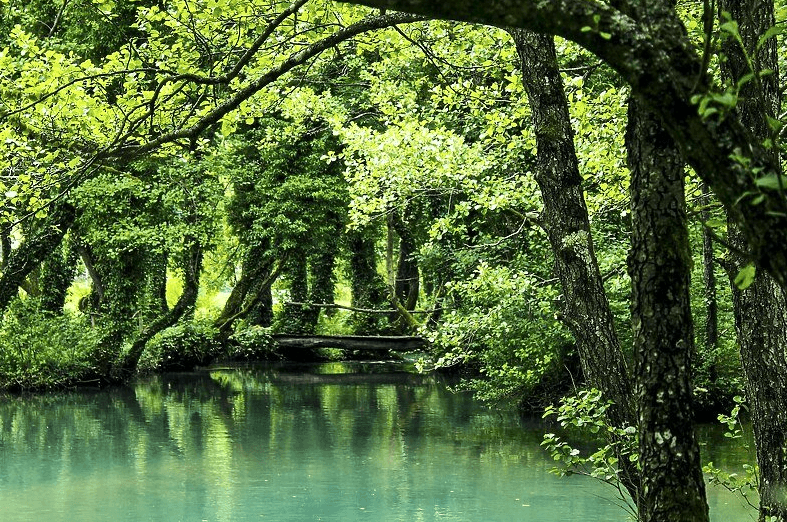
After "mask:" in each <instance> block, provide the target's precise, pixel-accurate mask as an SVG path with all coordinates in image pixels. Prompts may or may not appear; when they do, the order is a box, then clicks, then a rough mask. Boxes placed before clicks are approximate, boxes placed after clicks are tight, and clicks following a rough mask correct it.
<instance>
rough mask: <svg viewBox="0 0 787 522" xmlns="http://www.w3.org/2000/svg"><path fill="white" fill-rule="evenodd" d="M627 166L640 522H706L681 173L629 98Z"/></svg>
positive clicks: (667, 145) (659, 134) (674, 154)
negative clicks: (694, 392)
mask: <svg viewBox="0 0 787 522" xmlns="http://www.w3.org/2000/svg"><path fill="white" fill-rule="evenodd" d="M626 147H627V151H628V163H629V168H630V169H631V207H632V227H633V231H632V249H631V253H630V255H629V259H628V264H629V273H630V275H631V283H632V309H631V316H632V323H633V327H634V350H635V369H634V373H635V383H636V385H635V386H636V399H637V406H638V418H639V443H640V465H641V469H642V503H641V505H640V517H641V520H643V521H644V522H707V521H708V504H707V501H706V498H705V482H704V479H703V476H702V469H701V461H700V452H699V446H698V444H697V441H696V439H695V435H694V423H693V411H692V409H693V408H692V385H691V358H692V352H693V347H694V332H693V326H692V318H691V308H690V298H689V289H690V273H691V252H690V249H689V239H688V228H687V218H686V208H685V206H686V203H685V195H684V183H683V176H684V167H683V161H682V159H681V157H680V154H679V153H678V150H677V147H676V146H675V144H674V142H673V140H672V138H671V137H670V136H669V135H668V134H667V133H666V132H665V131H664V129H663V128H662V127H661V125H660V123H659V122H658V121H657V120H656V119H655V116H654V115H653V114H651V113H649V112H647V111H646V110H645V109H644V108H643V107H642V106H641V105H640V104H639V103H638V102H637V101H636V100H634V99H632V100H631V101H630V104H629V126H628V129H627V133H626Z"/></svg>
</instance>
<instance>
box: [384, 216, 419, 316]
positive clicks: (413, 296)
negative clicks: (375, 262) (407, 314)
mask: <svg viewBox="0 0 787 522" xmlns="http://www.w3.org/2000/svg"><path fill="white" fill-rule="evenodd" d="M391 223H392V224H393V227H394V230H396V234H397V235H398V236H399V259H398V261H397V263H396V281H395V286H394V288H395V293H396V298H397V299H398V300H399V302H400V303H401V304H402V306H404V308H405V310H415V306H416V305H417V304H418V293H419V291H420V280H421V278H420V273H419V271H418V259H417V258H416V257H415V254H416V252H417V250H418V247H417V245H416V244H415V238H414V237H413V234H412V232H411V231H410V230H409V229H408V228H407V224H406V223H405V221H404V219H402V218H400V217H399V216H394V218H393V220H392V221H391Z"/></svg>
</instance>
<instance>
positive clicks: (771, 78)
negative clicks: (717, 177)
mask: <svg viewBox="0 0 787 522" xmlns="http://www.w3.org/2000/svg"><path fill="white" fill-rule="evenodd" d="M720 9H721V10H722V11H727V12H729V13H730V14H731V16H732V18H733V19H734V20H736V21H737V22H738V30H739V33H740V36H741V39H742V41H743V46H744V48H743V49H742V48H741V47H740V45H739V44H738V43H737V42H736V41H734V40H732V39H728V40H727V41H726V42H725V44H724V47H723V51H724V54H725V56H726V60H724V61H723V62H722V67H723V71H724V73H725V75H727V76H728V78H730V79H731V80H732V81H733V82H737V81H738V80H739V79H740V78H741V77H743V76H744V75H746V74H748V73H750V72H752V71H751V70H750V65H749V63H750V62H749V59H747V55H748V58H750V60H751V63H752V64H753V65H754V68H755V71H754V72H756V73H759V72H760V71H763V70H766V69H770V70H772V71H773V74H770V75H766V76H761V77H758V78H757V79H753V80H752V81H749V82H748V83H746V84H745V85H743V87H742V88H741V92H740V101H739V103H738V107H737V111H738V113H739V115H740V118H741V121H742V122H743V123H744V125H746V126H748V127H749V128H750V129H751V130H752V133H753V134H754V136H755V138H757V139H759V140H765V139H767V138H769V137H772V135H773V131H772V129H771V128H770V126H769V125H768V121H767V119H766V117H768V116H769V117H772V118H773V117H775V116H776V114H777V112H778V110H779V107H780V104H781V99H780V93H779V84H778V78H779V74H778V72H779V70H778V65H779V64H778V57H777V50H776V39H775V38H772V39H771V40H769V41H767V42H766V43H765V44H764V45H762V46H761V47H760V48H759V49H757V48H756V46H757V42H758V40H759V38H760V37H761V36H762V35H763V34H764V33H765V32H766V31H767V30H768V29H769V28H770V27H772V26H773V25H774V22H775V17H774V6H773V2H772V1H763V0H722V1H721V3H720ZM744 51H745V52H744ZM774 156H776V155H775V153H774ZM728 230H729V233H728V241H729V243H730V245H731V246H732V247H733V251H732V252H731V253H730V256H729V258H730V259H729V261H730V265H731V266H730V274H729V275H730V280H731V281H730V282H731V284H732V298H733V299H732V300H733V311H734V315H735V329H736V332H737V334H738V344H739V346H740V353H741V365H742V367H743V372H744V375H745V378H746V379H745V382H746V395H747V397H748V399H749V404H750V412H751V420H752V428H753V431H754V442H755V445H756V447H757V463H758V465H759V468H760V483H759V493H760V520H765V519H766V517H774V519H775V520H777V521H778V522H784V521H785V520H787V356H785V347H786V346H787V302H785V294H784V291H783V290H782V288H780V287H779V286H778V285H777V284H776V282H775V281H774V280H773V278H771V277H770V276H769V275H768V274H767V273H765V272H764V271H763V270H762V268H763V267H762V265H760V264H758V265H756V270H757V274H756V278H755V280H754V282H753V283H752V284H751V286H749V287H748V288H747V289H745V290H738V288H737V286H736V285H735V282H734V280H735V277H736V275H737V274H738V272H739V271H740V269H741V268H743V267H744V266H746V265H747V264H748V260H747V259H745V258H744V257H743V256H741V255H739V254H738V253H736V252H735V251H734V249H745V238H744V237H743V234H742V232H741V230H740V229H739V227H737V226H736V225H735V224H734V223H730V224H729V227H728Z"/></svg>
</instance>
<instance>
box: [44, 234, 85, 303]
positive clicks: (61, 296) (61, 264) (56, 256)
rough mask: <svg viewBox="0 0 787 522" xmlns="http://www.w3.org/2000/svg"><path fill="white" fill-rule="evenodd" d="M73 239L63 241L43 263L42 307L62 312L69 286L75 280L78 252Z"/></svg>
mask: <svg viewBox="0 0 787 522" xmlns="http://www.w3.org/2000/svg"><path fill="white" fill-rule="evenodd" d="M71 243H72V242H71V241H61V243H60V247H59V248H56V249H55V251H54V252H52V254H51V255H50V256H49V257H48V258H47V259H46V261H44V263H43V264H42V265H41V309H42V310H47V311H49V312H52V313H54V314H62V313H63V307H64V306H65V304H66V296H67V295H68V288H69V287H70V286H71V283H72V282H73V281H74V276H75V275H76V267H77V260H78V254H77V252H76V249H75V248H74V246H73V245H72V244H71Z"/></svg>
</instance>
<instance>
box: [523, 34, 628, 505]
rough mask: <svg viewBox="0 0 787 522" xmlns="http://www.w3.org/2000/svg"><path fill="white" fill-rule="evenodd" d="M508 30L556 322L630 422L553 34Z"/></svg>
mask: <svg viewBox="0 0 787 522" xmlns="http://www.w3.org/2000/svg"><path fill="white" fill-rule="evenodd" d="M509 32H510V34H511V35H512V37H513V38H514V42H515V44H516V49H517V52H518V53H519V57H520V59H521V60H522V81H523V84H524V86H525V90H526V91H527V97H528V101H529V103H530V112H531V114H532V119H533V127H534V130H535V134H536V144H537V146H538V152H537V162H536V163H537V169H536V175H535V179H536V182H537V183H538V186H539V188H540V189H541V198H542V200H543V202H544V211H543V214H542V216H541V219H540V221H541V222H542V223H543V226H544V229H545V230H546V232H547V236H548V237H549V242H550V244H551V245H552V252H553V253H554V256H555V273H556V275H557V277H558V279H559V280H560V284H561V287H562V288H563V295H564V309H563V317H564V321H565V322H566V324H567V325H568V327H569V329H570V330H571V333H572V334H573V336H574V339H575V340H576V343H577V351H578V352H579V357H580V362H581V364H582V370H583V372H584V374H585V379H586V380H587V382H588V384H589V385H590V386H592V387H594V388H597V389H598V390H600V391H601V392H602V393H603V395H604V398H606V399H609V400H611V401H612V402H613V403H614V405H613V406H612V407H611V408H610V409H609V410H608V412H607V413H608V417H609V421H610V422H611V424H612V425H614V426H616V427H625V426H634V425H635V423H636V421H635V418H634V411H633V409H632V408H631V382H630V376H629V372H628V369H627V367H626V361H625V358H624V356H623V352H622V351H621V349H620V341H619V340H618V336H617V333H616V332H615V326H614V322H613V317H612V312H611V310H610V307H609V302H608V301H607V295H606V293H605V292H604V284H603V280H602V277H601V273H600V272H599V268H598V263H597V261H596V254H595V250H594V247H593V239H592V237H591V233H590V220H589V218H588V210H587V205H586V204H585V196H584V192H583V190H582V176H581V175H580V173H579V164H578V161H577V157H576V151H575V150H574V132H573V129H572V128H571V119H570V115H569V111H568V101H567V99H566V95H565V92H564V90H563V81H562V79H561V77H560V71H559V69H558V64H557V56H556V53H555V44H554V37H552V36H549V35H538V34H535V33H532V32H530V31H526V30H523V29H511V30H509ZM620 464H621V470H622V472H623V475H622V481H623V484H624V485H625V486H626V489H627V490H628V491H629V493H630V494H631V496H632V498H633V499H634V501H635V503H639V502H638V498H639V477H638V473H637V470H636V467H635V466H634V465H633V464H632V463H630V462H629V461H628V460H627V459H621V460H620Z"/></svg>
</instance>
